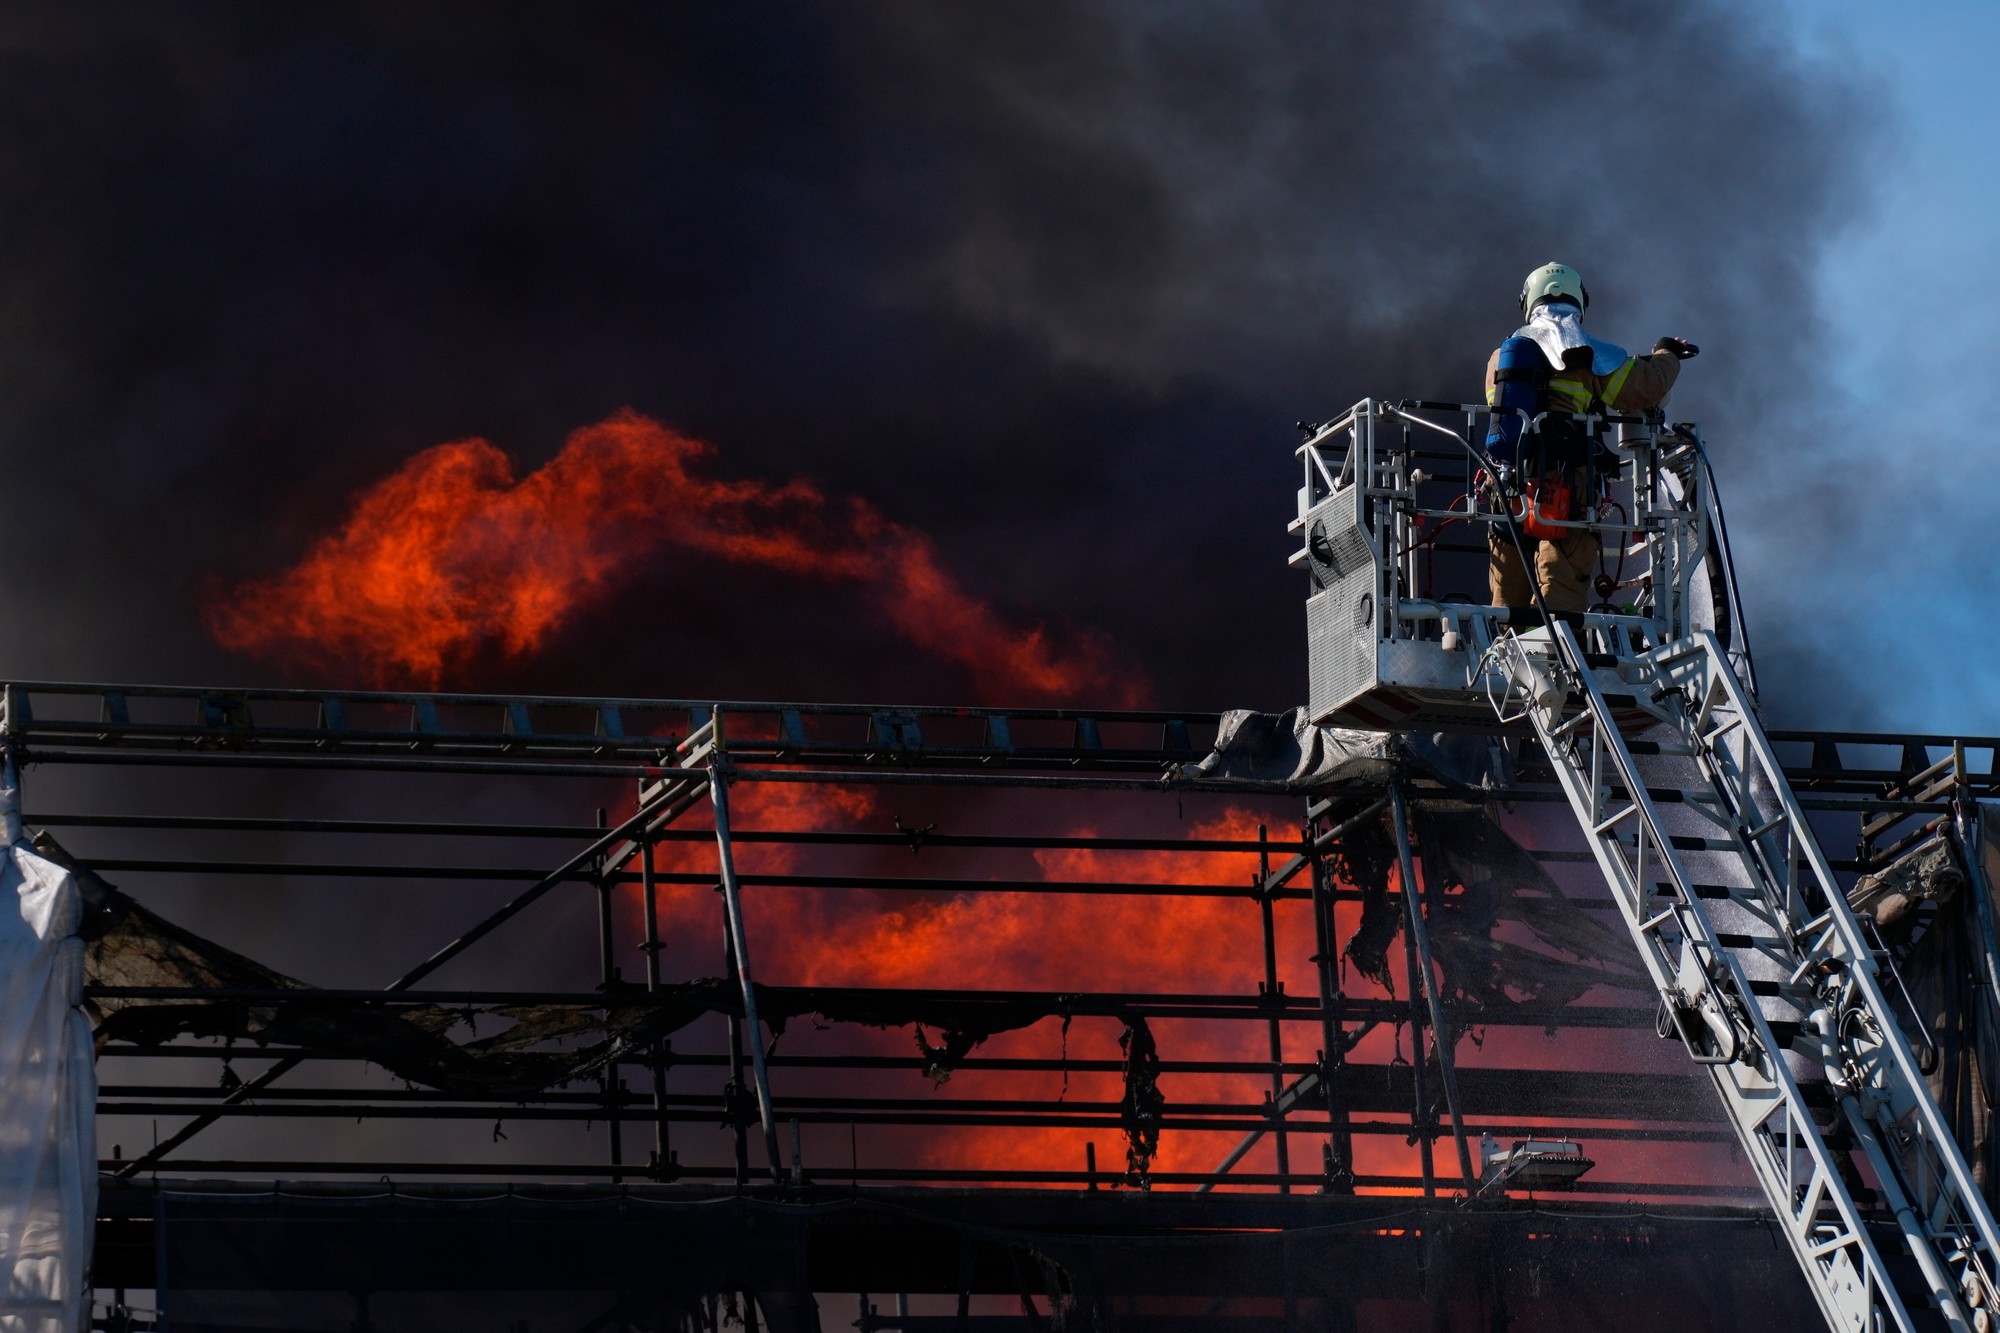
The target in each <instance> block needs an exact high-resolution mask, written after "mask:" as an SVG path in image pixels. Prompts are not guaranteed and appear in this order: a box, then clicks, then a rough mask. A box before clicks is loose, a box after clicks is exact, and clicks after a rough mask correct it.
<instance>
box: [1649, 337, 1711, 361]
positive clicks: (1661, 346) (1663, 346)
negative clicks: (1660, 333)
mask: <svg viewBox="0 0 2000 1333" xmlns="http://www.w3.org/2000/svg"><path fill="white" fill-rule="evenodd" d="M1653 350H1654V351H1656V352H1670V353H1672V354H1673V358H1674V360H1676V361H1685V360H1687V359H1688V358H1689V357H1691V356H1698V355H1700V354H1701V349H1700V348H1699V347H1696V346H1695V345H1694V344H1693V343H1691V342H1689V341H1688V340H1687V339H1685V338H1661V339H1660V340H1659V341H1658V342H1655V343H1654V344H1653Z"/></svg>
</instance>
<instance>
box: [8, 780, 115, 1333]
mask: <svg viewBox="0 0 2000 1333" xmlns="http://www.w3.org/2000/svg"><path fill="white" fill-rule="evenodd" d="M9 769H10V776H11V766H9ZM12 795H13V789H12V787H11V784H10V785H9V786H8V787H7V788H5V789H4V791H0V803H7V804H9V805H10V807H11V800H10V798H11V797H12ZM9 822H10V823H13V822H14V821H11V820H10V821H9ZM14 826H15V827H16V828H18V824H17V823H15V824H14ZM0 878H4V881H5V887H4V889H0V897H4V900H5V901H6V902H8V903H9V904H11V905H12V907H13V910H12V911H9V912H0V1270H4V1274H5V1281H6V1287H5V1290H4V1291H0V1333H72V1330H75V1329H78V1328H81V1327H83V1320H84V1315H85V1313H86V1311H87V1305H88V1299H89V1293H88V1291H87V1289H86V1288H85V1286H84V1275H85V1274H86V1273H87V1272H88V1271H89V1269H90V1249H91V1242H92V1240H93V1238H94V1229H95V1225H96V1222H95V1219H96V1216H97V1120H96V1114H97V1074H96V1070H95V1069H94V1067H93V1065H92V1055H91V1045H90V1024H89V1022H88V1020H86V1019H85V1017H84V1015H83V1013H82V1011H81V1009H80V1008H79V1006H80V1004H81V1003H82V999H83V942H82V941H81V940H80V939H78V938H77V925H78V922H79V920H80V919H81V917H82V914H83V902H82V896H81V894H80V893H79V891H78V889H77V884H76V881H75V879H74V877H72V876H71V875H70V874H69V873H68V872H67V871H66V870H64V869H63V867H61V866H59V865H56V864H55V863H54V862H51V861H48V860H46V859H44V858H42V857H41V856H38V855H36V854H35V852H34V850H33V849H32V848H30V847H28V846H27V845H25V844H23V843H20V842H15V843H12V844H11V845H9V846H8V847H7V848H6V850H5V853H4V861H0Z"/></svg>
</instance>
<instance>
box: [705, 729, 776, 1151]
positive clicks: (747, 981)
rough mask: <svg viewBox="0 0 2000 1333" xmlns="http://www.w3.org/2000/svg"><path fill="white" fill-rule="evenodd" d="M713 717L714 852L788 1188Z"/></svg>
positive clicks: (768, 1144)
mask: <svg viewBox="0 0 2000 1333" xmlns="http://www.w3.org/2000/svg"><path fill="white" fill-rule="evenodd" d="M710 716H711V717H712V718H713V720H714V724H715V753H714V754H713V755H712V756H711V757H710V759H709V763H708V803H709V805H710V807H711V808H712V809H713V810H714V812H715V851H716V862H717V867H718V869H719V870H720V871H721V874H722V903H723V911H724V912H725V913H726V915H727V917H728V920H729V944H730V949H731V951H732V952H733V953H734V954H735V965H736V982H737V985H738V986H739V987H740V988H741V989H742V993H743V1026H744V1029H745V1032H744V1035H745V1036H746V1037H747V1038H748V1039H749V1043H750V1067H751V1077H752V1078H753V1079H754V1080H755V1082H756V1085H757V1120H758V1123H759V1124H760V1125H761V1126H762V1127H763V1130H764V1147H765V1149H766V1150H767V1151H768V1152H769V1154H770V1159H771V1179H773V1180H775V1181H777V1182H778V1183H779V1184H783V1183H784V1180H785V1164H784V1158H783V1156H782V1154H780V1152H779V1150H778V1124H777V1120H776V1118H775V1117H774V1116H773V1115H772V1113H771V1076H770V1071H769V1070H768V1069H766V1068H765V1065H764V1038H763V1033H762V1028H761V1026H760V1025H759V1023H758V1021H757V986H756V983H755V982H754V981H753V980H752V979H751V972H750V942H749V940H748V939H747V938H746V937H745V935H744V931H743V890H742V886H741V885H740V884H738V883H737V881H736V853H735V849H734V847H733V845H732V844H731V842H730V840H729V784H728V782H726V781H725V780H724V779H723V771H722V770H723V763H724V753H725V752H724V750H723V740H722V710H721V709H720V708H717V709H714V710H713V711H712V712H711V714H710Z"/></svg>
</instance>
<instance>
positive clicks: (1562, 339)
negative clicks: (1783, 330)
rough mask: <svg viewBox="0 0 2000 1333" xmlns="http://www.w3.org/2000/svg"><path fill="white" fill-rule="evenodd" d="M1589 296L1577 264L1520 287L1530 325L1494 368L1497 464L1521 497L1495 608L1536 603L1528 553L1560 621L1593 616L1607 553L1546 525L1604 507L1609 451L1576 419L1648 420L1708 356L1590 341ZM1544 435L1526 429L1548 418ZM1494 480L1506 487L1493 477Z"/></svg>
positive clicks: (1677, 348) (1545, 270) (1502, 556)
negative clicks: (1600, 490)
mask: <svg viewBox="0 0 2000 1333" xmlns="http://www.w3.org/2000/svg"><path fill="white" fill-rule="evenodd" d="M1589 308H1590V293H1589V291H1588V290H1586V289H1585V287H1584V285H1583V279H1582V277H1580V276H1579V275H1578V274H1577V271H1576V270H1575V269H1573V268H1571V267H1569V266H1568V265H1567V264H1544V265H1542V266H1541V267H1540V268H1538V269H1536V270H1535V271H1534V272H1533V273H1530V274H1529V275H1528V280H1527V281H1526V282H1524V283H1522V284H1521V313H1522V315H1524V316H1525V317H1526V318H1527V321H1528V322H1527V323H1526V324H1524V325H1522V326H1521V327H1520V328H1519V329H1517V330H1515V332H1514V336H1513V337H1511V338H1509V339H1507V340H1506V341H1505V342H1503V343H1501V344H1500V346H1499V347H1498V348H1497V349H1496V350H1495V351H1494V353H1493V356H1492V358H1491V359H1490V360H1489V361H1488V362H1487V363H1486V405H1487V406H1488V407H1493V408H1500V409H1504V410H1502V411H1500V412H1496V414H1495V415H1494V417H1493V424H1492V428H1491V430H1490V431H1489V432H1488V434H1487V437H1486V451H1487V454H1488V455H1489V456H1490V457H1491V458H1493V460H1494V461H1495V462H1496V463H1498V464H1499V465H1500V467H1501V469H1502V470H1503V471H1504V472H1505V473H1506V474H1508V475H1509V476H1511V478H1512V480H1513V483H1514V485H1515V486H1516V487H1518V491H1519V496H1518V498H1515V499H1513V500H1512V505H1513V512H1514V514H1515V515H1516V519H1517V521H1516V522H1515V523H1514V524H1512V525H1511V526H1513V527H1514V528H1515V529H1516V531H1518V533H1519V535H1520V539H1521V540H1520V546H1519V547H1517V546H1516V544H1515V534H1514V533H1510V532H1509V531H1508V527H1507V526H1506V525H1502V524H1498V523H1494V524H1489V525H1488V527H1487V546H1488V549H1489V551H1490V552H1491V556H1492V559H1491V563H1490V564H1489V565H1488V568H1487V585H1488V588H1489V590H1490V591H1491V592H1492V595H1493V604H1494V605H1495V606H1509V607H1528V606H1532V605H1533V604H1534V593H1533V591H1532V590H1531V589H1530V588H1529V586H1528V574H1527V571H1526V569H1524V568H1523V567H1522V564H1521V549H1520V548H1521V547H1525V548H1526V549H1527V551H1528V553H1529V557H1530V558H1531V559H1532V560H1533V561H1534V564H1535V583H1536V584H1537V585H1538V586H1539V587H1540V589H1541V594H1542V600H1543V601H1544V602H1545V603H1546V604H1547V605H1548V608H1549V610H1550V611H1552V612H1553V611H1583V610H1585V609H1587V608H1588V607H1589V605H1590V600H1591V598H1590V594H1591V571H1592V570H1594V569H1595V568H1596V566H1597V559H1598V553H1599V551H1600V550H1601V549H1602V545H1603V543H1602V542H1601V541H1600V540H1599V539H1598V536H1597V534H1596V533H1594V532H1584V531H1579V530H1576V529H1561V528H1554V527H1548V526H1544V524H1543V523H1542V522H1541V521H1540V520H1543V519H1552V520H1558V521H1561V520H1567V521H1571V522H1575V521H1579V520H1584V519H1588V518H1590V517H1591V516H1592V515H1591V511H1592V509H1593V508H1594V506H1595V502H1596V498H1597V497H1596V495H1595V491H1596V489H1597V488H1596V485H1595V481H1594V478H1595V475H1596V472H1597V468H1596V466H1595V464H1594V460H1593V454H1601V453H1602V451H1603V446H1602V445H1600V444H1598V443H1597V442H1596V441H1595V440H1593V439H1592V438H1590V437H1589V435H1588V434H1587V432H1586V430H1585V423H1582V422H1579V421H1576V420H1574V419H1573V418H1572V416H1571V414H1572V413H1589V412H1602V411H1604V410H1606V409H1609V410H1610V411H1613V412H1639V411H1643V410H1644V409H1646V408H1649V407H1657V406H1659V404H1660V403H1662V402H1663V401H1665V399H1666V396H1667V390H1669V389H1671V388H1673V386H1674V380H1675V378H1676V377H1677V376H1678V375H1679V374H1680V368H1681V364H1680V363H1681V362H1683V361H1685V360H1687V359H1688V358H1689V357H1691V356H1693V355H1695V353H1696V352H1698V351H1699V350H1700V349H1699V348H1697V347H1696V346H1695V345H1694V344H1693V343H1691V342H1688V341H1687V340H1686V339H1684V338H1671V337H1668V338H1661V339H1660V340H1659V341H1657V342H1655V343H1654V344H1653V350H1652V352H1651V353H1650V354H1649V355H1646V356H1628V355H1627V354H1626V352H1625V349H1624V348H1622V347H1619V346H1618V345H1616V344H1615V343H1608V342H1605V341H1603V340H1602V339H1600V338H1593V337H1591V336H1590V335H1589V334H1587V333H1585V332H1584V331H1583V312H1584V311H1585V310H1588V309H1589ZM1544 412H1546V413H1548V414H1549V415H1548V416H1546V417H1544V418H1543V419H1542V424H1541V427H1540V429H1539V430H1536V431H1533V432H1527V431H1526V429H1525V427H1526V424H1527V423H1528V422H1530V421H1532V420H1533V419H1534V418H1535V417H1536V416H1538V415H1540V414H1542V413H1544ZM1493 480H1494V481H1496V482H1501V481H1505V480H1507V477H1501V478H1495V479H1493Z"/></svg>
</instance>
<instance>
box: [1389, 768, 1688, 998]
mask: <svg viewBox="0 0 2000 1333" xmlns="http://www.w3.org/2000/svg"><path fill="white" fill-rule="evenodd" d="M1414 823H1415V827H1416V837H1417V852H1418V855H1419V857H1420V859H1421V863H1422V872H1421V873H1422V879H1423V890H1424V915H1425V919H1426V922H1427V924H1428V927H1429V930H1430V936H1431V950H1432V952H1433V953H1434V954H1435V955H1436V957H1437V961H1438V964H1439V967H1440V969H1441V970H1442V972H1443V973H1444V982H1443V985H1444V988H1445V993H1446V995H1447V996H1448V997H1449V998H1450V999H1451V1000H1452V1001H1453V1003H1454V1007H1455V1008H1456V1010H1457V1012H1458V1013H1459V1014H1460V1015H1461V1016H1462V1017H1463V1020H1464V1021H1465V1022H1467V1023H1477V1022H1479V1021H1480V1018H1481V1016H1482V1015H1485V1014H1491V1013H1495V1012H1499V1011H1511V1012H1512V1013H1514V1014H1515V1015H1517V1016H1518V1015H1519V1012H1520V1010H1522V1009H1524V1008H1531V1009H1539V1010H1542V1011H1544V1012H1546V1013H1547V1014H1548V1015H1549V1022H1550V1023H1551V1024H1553V1023H1554V1022H1555V1021H1556V1017H1555V1013H1554V1011H1555V1010H1557V1009H1559V1008H1561V1007H1562V1006H1564V1005H1567V1004H1569V1003H1571V1002H1572V1001H1574V1000H1576V999H1579V998H1580V997H1581V996H1583V994H1584V993H1585V992H1587V991H1589V990H1590V989H1591V988H1592V987H1595V986H1616V987H1623V988H1626V989H1632V990H1647V991H1650V990H1651V983H1650V980H1649V978H1648V977H1647V976H1646V974H1645V973H1644V971H1642V970H1641V968H1640V966H1639V962H1638V960H1637V959H1636V958H1635V957H1634V954H1633V949H1632V941H1631V937H1630V936H1629V935H1628V934H1627V933H1626V932H1625V930H1624V929H1623V928H1622V927H1620V926H1618V925H1616V924H1614V923H1615V921H1616V918H1615V916H1614V915H1613V914H1612V913H1610V912H1604V911H1598V910H1593V908H1595V907H1598V906H1608V905H1609V904H1608V903H1607V902H1605V900H1603V899H1597V900H1585V899H1579V898H1573V897H1571V896H1570V895H1569V894H1567V893H1565V892H1563V890H1562V888H1561V887H1560V886H1559V885H1557V884H1556V882H1555V881H1554V880H1553V879H1552V878H1550V876H1549V874H1548V872H1547V871H1545V870H1543V869H1542V865H1541V862H1539V861H1537V860H1536V859H1535V857H1534V855H1533V854H1532V853H1530V852H1529V851H1528V850H1527V849H1526V848H1524V847H1522V846H1521V844H1520V843H1518V842H1516V841H1515V840H1514V839H1513V838H1512V837H1511V836H1509V835H1508V833H1507V831H1506V830H1505V829H1503V828H1501V827H1500V825H1499V824H1498V823H1497V822H1495V821H1494V819H1493V818H1492V817H1491V816H1490V815H1489V814H1487V812H1486V811H1485V810H1483V809H1470V810H1468V809H1463V808H1448V807H1444V806H1441V805H1438V804H1432V803H1420V804H1419V805H1418V806H1417V807H1416V811H1415V820H1414ZM1523 927H1525V928H1526V929H1525V932H1524V931H1523V929H1522V928H1523Z"/></svg>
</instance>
